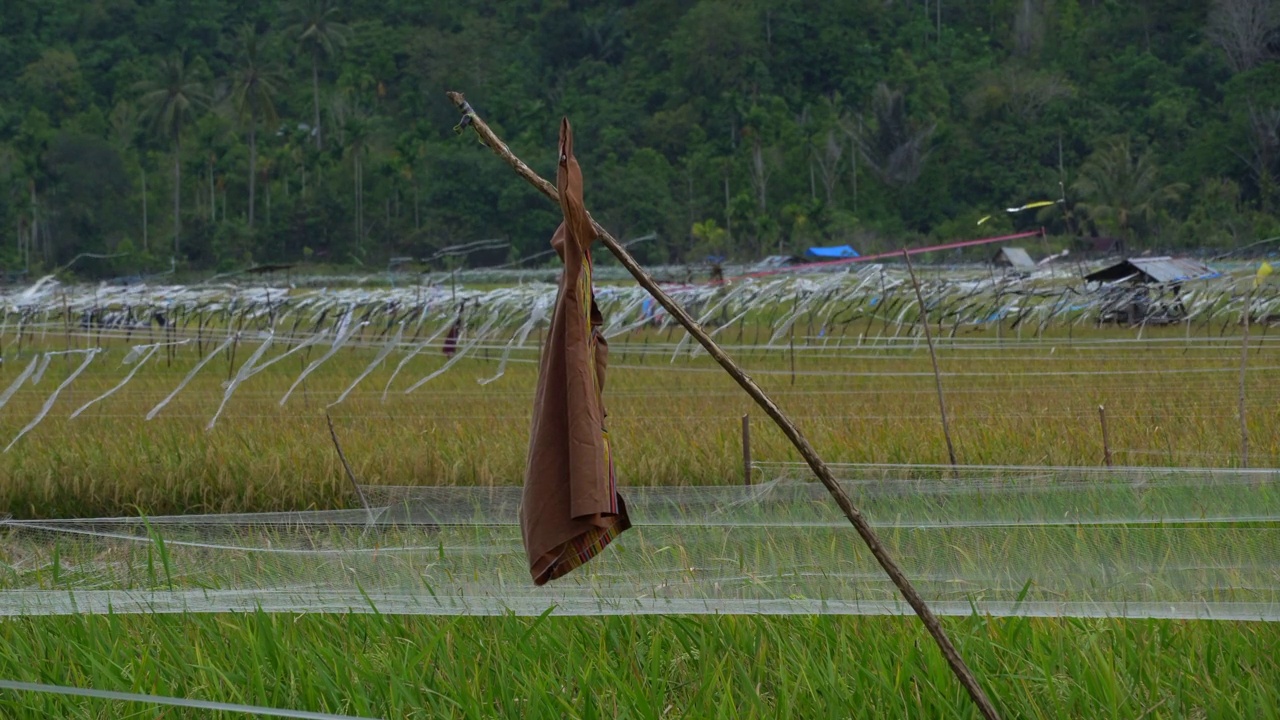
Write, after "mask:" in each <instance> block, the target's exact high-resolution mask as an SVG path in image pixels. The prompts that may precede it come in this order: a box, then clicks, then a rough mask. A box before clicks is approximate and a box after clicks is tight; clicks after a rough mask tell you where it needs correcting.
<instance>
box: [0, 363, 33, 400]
mask: <svg viewBox="0 0 1280 720" xmlns="http://www.w3.org/2000/svg"><path fill="white" fill-rule="evenodd" d="M38 362H40V358H38V357H33V358H31V362H29V363H27V369H26V370H23V371H22V372H21V373H19V374H18V377H17V378H15V379H14V381H13V382H11V383H9V387H7V388H5V391H4V392H3V393H0V408H2V407H4V406H5V403H7V402H9V398H11V397H13V394H14V393H16V392H18V388H20V387H22V383H24V382H26V381H27V378H29V377H31V374H32V373H34V372H35V371H36V363H38Z"/></svg>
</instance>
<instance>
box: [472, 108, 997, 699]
mask: <svg viewBox="0 0 1280 720" xmlns="http://www.w3.org/2000/svg"><path fill="white" fill-rule="evenodd" d="M448 96H449V99H450V100H452V101H453V104H454V105H456V106H457V107H458V110H459V111H461V112H462V121H461V122H459V123H458V126H457V128H455V129H456V130H457V131H458V132H462V131H463V129H465V128H466V127H468V126H469V127H471V128H472V129H473V130H475V132H476V135H478V136H479V137H480V140H481V141H482V142H483V143H484V144H485V145H487V146H489V148H490V149H491V150H493V152H494V153H495V154H497V155H498V157H500V158H502V159H503V160H504V161H505V162H506V163H507V164H508V165H510V166H511V168H512V169H513V170H515V171H516V174H518V175H519V176H520V177H522V178H524V179H525V180H526V181H528V182H529V184H531V185H533V186H534V188H536V189H537V190H538V191H539V192H541V193H542V194H543V195H546V196H547V197H548V198H550V199H551V200H552V202H555V203H557V204H558V203H559V202H560V194H559V193H558V192H557V191H556V187H555V185H552V184H551V183H549V182H547V181H546V180H544V179H542V178H541V177H540V176H539V175H538V174H537V173H535V172H534V171H533V170H532V169H530V167H529V166H528V165H526V164H525V163H524V161H523V160H521V159H520V158H518V157H516V156H515V153H512V152H511V149H510V148H508V147H507V144H506V143H504V142H503V141H502V140H500V139H499V138H498V136H497V135H494V134H493V131H492V130H490V129H489V126H488V125H486V124H485V122H484V121H483V120H481V119H480V117H479V116H478V115H476V113H475V110H473V109H472V108H471V105H470V104H468V103H467V101H466V99H465V98H464V97H463V96H462V93H457V92H450V93H448ZM591 226H592V230H594V231H595V233H596V234H597V236H598V237H599V238H600V241H601V242H602V243H603V244H604V246H605V247H607V248H609V251H610V252H612V253H613V255H614V257H616V258H618V262H620V263H621V264H622V266H623V267H625V268H626V269H627V271H628V272H630V273H631V275H632V277H634V278H635V279H636V282H638V283H640V286H641V287H643V288H644V289H645V290H647V291H648V292H649V294H650V295H652V296H653V298H654V299H655V300H657V301H658V302H659V303H660V304H661V305H662V307H663V308H665V309H666V311H667V312H668V313H669V314H670V315H671V317H674V318H675V319H676V320H677V321H678V322H679V323H680V325H681V326H683V327H684V329H685V330H686V331H688V333H689V334H690V335H692V336H693V337H694V338H695V339H696V340H697V341H698V342H699V343H700V344H701V345H702V347H703V348H705V349H706V351H707V354H708V355H710V356H711V357H712V358H714V359H715V361H716V362H717V363H719V364H720V367H722V368H724V370H725V372H727V373H729V376H730V377H732V378H733V379H734V381H736V382H737V383H738V385H739V386H740V387H742V389H743V390H745V391H746V393H747V394H748V395H750V396H751V399H752V400H754V401H755V402H756V404H757V405H759V406H760V407H761V409H763V410H764V411H765V414H767V415H768V416H769V417H770V418H771V419H772V420H773V421H774V423H776V424H777V425H778V427H779V428H781V429H782V432H783V434H785V435H786V436H787V439H788V440H790V441H791V444H792V445H794V446H795V448H796V450H798V451H799V452H800V455H801V457H803V458H804V459H805V462H806V463H808V465H809V468H810V469H811V470H813V474H814V475H815V476H817V478H818V480H819V481H820V482H821V483H822V484H823V486H824V487H826V489H827V492H829V493H831V497H832V498H833V499H834V500H835V502H836V505H838V506H840V509H841V510H842V511H843V512H844V515H845V517H847V518H848V519H849V522H850V523H851V524H852V525H853V527H854V529H855V530H857V532H858V535H859V536H860V537H861V538H862V541H863V542H865V543H866V545H867V548H868V549H869V550H870V551H871V554H872V555H874V556H875V558H876V562H878V563H880V567H882V568H884V571H885V574H886V575H888V576H889V579H890V580H892V581H893V584H894V585H895V586H896V587H897V588H898V591H899V592H900V593H902V597H903V598H905V599H906V601H907V603H908V604H910V605H911V609H912V610H915V613H916V615H917V616H918V617H919V618H920V622H922V623H924V626H925V628H926V629H927V630H928V631H929V634H930V635H931V636H933V640H934V642H936V643H937V644H938V648H939V650H941V651H942V656H943V657H944V658H945V659H946V661H947V664H948V665H949V666H951V670H952V672H954V673H955V675H956V679H957V680H959V682H960V684H961V685H962V686H963V687H964V689H965V691H966V692H967V693H968V694H969V697H970V699H972V700H973V703H974V705H976V706H977V708H978V711H979V712H981V713H982V716H983V717H984V718H987V719H988V720H994V719H995V718H998V717H1000V714H999V713H998V712H996V708H995V705H993V704H992V703H991V699H990V698H988V697H987V694H986V692H985V691H983V689H982V686H981V685H980V684H978V679H977V678H976V677H974V675H973V672H972V671H970V670H969V667H968V665H966V664H965V662H964V658H962V657H960V653H959V651H957V650H956V647H955V645H953V644H952V643H951V639H950V638H949V637H947V632H946V631H945V630H943V629H942V624H941V623H939V622H938V618H937V616H936V615H934V614H933V611H932V610H930V609H929V606H928V605H926V604H925V602H924V599H923V598H921V597H920V593H918V592H916V589H915V587H913V586H912V585H911V581H910V580H908V579H907V576H906V575H904V574H903V573H902V570H901V569H900V568H899V567H898V564H897V563H896V562H894V560H893V558H892V557H891V556H890V555H889V552H888V551H887V550H885V548H884V545H882V544H881V543H880V538H879V537H877V536H876V533H875V531H874V530H873V529H872V528H871V525H870V524H869V523H868V522H867V519H866V518H865V517H863V515H862V513H861V512H860V511H859V510H858V508H856V507H854V505H853V501H852V500H850V499H849V496H848V495H847V494H845V491H844V489H843V488H841V487H840V484H839V483H838V482H836V478H835V476H834V475H832V474H831V469H830V468H828V467H827V464H826V463H825V462H823V461H822V458H821V457H819V456H818V451H817V450H814V448H813V445H811V444H809V440H808V439H807V438H805V436H804V435H803V434H802V433H801V432H800V429H799V428H797V427H796V426H795V423H793V422H791V419H790V418H788V417H787V416H786V414H785V413H783V412H782V410H781V408H779V407H778V406H777V404H776V403H774V402H773V400H771V399H770V398H769V396H768V395H766V394H765V393H764V391H763V390H761V389H760V386H759V385H756V383H755V381H754V380H752V379H751V378H750V377H749V376H748V375H747V374H746V373H745V372H743V370H742V368H740V367H738V365H737V364H736V363H734V361H733V359H732V358H730V357H729V356H728V355H727V354H726V353H725V352H724V350H722V349H721V348H720V346H719V345H718V344H716V342H715V341H714V340H712V339H711V337H710V336H709V335H707V333H706V332H705V331H704V330H703V329H702V328H701V327H700V326H699V325H698V323H697V322H696V321H695V320H694V319H693V318H692V317H691V316H690V315H689V313H688V312H686V311H685V309H684V308H683V307H681V306H680V304H679V303H677V302H676V301H675V300H672V299H671V297H670V296H669V295H667V294H666V293H665V292H663V290H662V288H661V287H659V286H658V284H657V283H655V282H654V281H653V278H652V277H650V276H649V274H648V273H647V272H645V270H644V268H642V267H641V266H640V264H639V263H637V262H636V260H635V258H633V257H631V253H629V252H627V250H626V248H624V247H622V244H621V243H619V242H618V240H617V238H615V237H613V235H611V234H610V233H609V231H608V230H605V229H604V228H603V227H601V226H600V224H599V223H597V222H595V221H594V220H592V221H591Z"/></svg>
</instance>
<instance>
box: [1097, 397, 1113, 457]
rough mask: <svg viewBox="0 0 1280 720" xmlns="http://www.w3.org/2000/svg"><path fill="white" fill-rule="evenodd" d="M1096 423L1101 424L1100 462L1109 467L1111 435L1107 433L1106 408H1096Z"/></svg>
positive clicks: (1104, 406)
mask: <svg viewBox="0 0 1280 720" xmlns="http://www.w3.org/2000/svg"><path fill="white" fill-rule="evenodd" d="M1098 422H1100V423H1102V461H1103V462H1105V463H1106V464H1107V467H1111V435H1110V433H1108V432H1107V406H1106V405H1099V406H1098Z"/></svg>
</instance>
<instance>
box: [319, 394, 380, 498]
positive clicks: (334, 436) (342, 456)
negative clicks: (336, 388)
mask: <svg viewBox="0 0 1280 720" xmlns="http://www.w3.org/2000/svg"><path fill="white" fill-rule="evenodd" d="M324 421H325V422H327V423H329V439H330V440H333V449H334V450H337V451H338V460H340V461H341V462H342V469H343V470H344V471H345V472H346V474H347V479H348V480H350V481H351V487H353V488H355V491H356V498H357V499H358V500H359V501H360V505H361V506H362V507H363V508H364V512H365V514H366V515H368V516H369V522H373V510H372V509H370V507H369V501H368V500H367V499H366V498H365V496H364V490H363V489H361V487H360V483H359V481H357V480H356V474H355V473H354V472H352V471H351V464H350V463H348V462H347V454H346V453H344V452H342V444H341V443H339V442H338V432H337V431H336V430H334V429H333V418H332V417H330V416H329V413H328V411H326V412H325V414H324Z"/></svg>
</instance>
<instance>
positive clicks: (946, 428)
mask: <svg viewBox="0 0 1280 720" xmlns="http://www.w3.org/2000/svg"><path fill="white" fill-rule="evenodd" d="M902 259H903V260H906V261H907V272H909V273H911V285H912V287H914V288H915V289H916V301H917V302H919V303H920V323H921V324H922V325H924V340H925V342H927V343H929V360H930V361H931V362H932V363H933V383H934V385H935V386H936V387H937V389H938V413H939V414H940V415H941V416H942V437H944V438H946V441H947V457H949V458H951V467H955V466H956V464H957V463H956V446H955V445H954V444H953V443H952V442H951V425H950V424H949V423H948V422H947V403H946V400H944V399H943V395H942V373H941V372H940V371H939V370H938V355H937V353H935V352H934V351H933V334H932V333H930V332H929V308H928V307H926V306H925V304H924V293H922V292H920V281H919V280H917V279H916V269H915V268H914V267H912V266H911V254H910V253H908V252H907V250H906V248H903V249H902ZM939 332H941V331H939Z"/></svg>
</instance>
